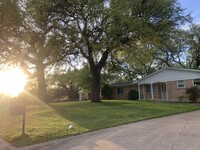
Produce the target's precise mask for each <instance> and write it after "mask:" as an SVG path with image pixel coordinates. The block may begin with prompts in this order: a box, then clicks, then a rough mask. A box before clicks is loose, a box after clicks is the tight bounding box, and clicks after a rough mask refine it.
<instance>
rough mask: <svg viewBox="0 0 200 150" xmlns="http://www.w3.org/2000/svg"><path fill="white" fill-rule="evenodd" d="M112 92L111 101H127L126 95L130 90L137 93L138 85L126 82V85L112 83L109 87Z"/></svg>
mask: <svg viewBox="0 0 200 150" xmlns="http://www.w3.org/2000/svg"><path fill="white" fill-rule="evenodd" d="M111 87H112V89H113V91H112V99H117V100H127V99H128V93H129V92H130V91H131V90H136V91H138V84H137V82H128V83H114V84H112V85H111Z"/></svg>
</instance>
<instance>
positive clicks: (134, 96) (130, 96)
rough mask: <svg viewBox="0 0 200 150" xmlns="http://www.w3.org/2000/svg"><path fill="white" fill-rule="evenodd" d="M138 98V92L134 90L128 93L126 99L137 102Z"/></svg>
mask: <svg viewBox="0 0 200 150" xmlns="http://www.w3.org/2000/svg"><path fill="white" fill-rule="evenodd" d="M138 98H139V94H138V91H136V90H131V91H130V92H129V93H128V99H129V100H138Z"/></svg>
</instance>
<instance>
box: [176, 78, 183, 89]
mask: <svg viewBox="0 0 200 150" xmlns="http://www.w3.org/2000/svg"><path fill="white" fill-rule="evenodd" d="M177 87H178V88H184V87H185V82H184V80H179V81H177Z"/></svg>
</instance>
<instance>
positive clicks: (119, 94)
mask: <svg viewBox="0 0 200 150" xmlns="http://www.w3.org/2000/svg"><path fill="white" fill-rule="evenodd" d="M118 89H122V91H123V92H122V93H118ZM116 92H117V95H124V89H123V88H122V87H118V88H117V91H116Z"/></svg>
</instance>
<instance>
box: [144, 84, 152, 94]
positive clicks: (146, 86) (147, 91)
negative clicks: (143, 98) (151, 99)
mask: <svg viewBox="0 0 200 150" xmlns="http://www.w3.org/2000/svg"><path fill="white" fill-rule="evenodd" d="M148 87H149V89H148V90H147V88H148ZM145 93H146V94H151V85H150V84H146V85H145Z"/></svg>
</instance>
